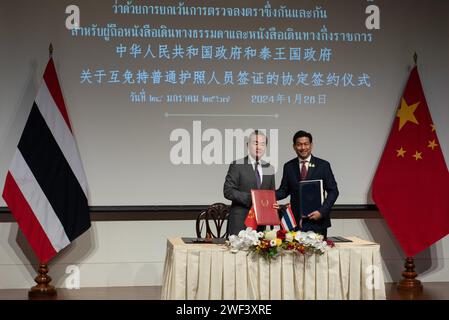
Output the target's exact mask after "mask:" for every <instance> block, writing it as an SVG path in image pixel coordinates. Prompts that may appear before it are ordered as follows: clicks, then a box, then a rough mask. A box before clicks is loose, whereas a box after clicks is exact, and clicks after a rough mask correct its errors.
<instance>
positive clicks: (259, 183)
mask: <svg viewBox="0 0 449 320" xmlns="http://www.w3.org/2000/svg"><path fill="white" fill-rule="evenodd" d="M255 168H256V183H257V189H260V186H261V184H262V180H261V179H260V173H259V170H258V169H259V162H256V166H255Z"/></svg>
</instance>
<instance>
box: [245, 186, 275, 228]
mask: <svg viewBox="0 0 449 320" xmlns="http://www.w3.org/2000/svg"><path fill="white" fill-rule="evenodd" d="M251 197H252V200H253V207H254V212H255V213H256V220H257V224H258V225H259V226H269V225H279V224H281V221H280V220H279V215H278V211H277V210H276V209H274V208H273V204H274V203H276V194H275V193H274V190H260V189H251Z"/></svg>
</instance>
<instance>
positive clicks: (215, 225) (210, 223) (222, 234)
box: [196, 202, 229, 238]
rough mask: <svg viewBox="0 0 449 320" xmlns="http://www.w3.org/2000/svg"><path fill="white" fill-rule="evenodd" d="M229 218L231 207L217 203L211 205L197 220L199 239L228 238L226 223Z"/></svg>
mask: <svg viewBox="0 0 449 320" xmlns="http://www.w3.org/2000/svg"><path fill="white" fill-rule="evenodd" d="M228 217H229V207H228V206H227V205H226V204H224V203H220V202H217V203H214V204H212V205H210V206H209V207H208V208H207V209H205V210H203V211H201V212H200V214H199V215H198V217H197V218H196V236H197V237H198V238H227V236H228V233H227V230H226V229H227V228H226V224H225V222H227V220H228ZM204 227H205V228H204ZM203 229H204V230H203Z"/></svg>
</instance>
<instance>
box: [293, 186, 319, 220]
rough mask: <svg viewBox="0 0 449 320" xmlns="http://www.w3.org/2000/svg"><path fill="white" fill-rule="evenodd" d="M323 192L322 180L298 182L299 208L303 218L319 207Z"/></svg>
mask: <svg viewBox="0 0 449 320" xmlns="http://www.w3.org/2000/svg"><path fill="white" fill-rule="evenodd" d="M323 192H324V191H323V180H304V181H300V182H299V210H300V214H301V216H302V217H303V218H304V217H307V216H308V215H309V214H310V213H312V212H313V211H315V210H318V209H319V208H321V205H322V204H323V201H324V193H323Z"/></svg>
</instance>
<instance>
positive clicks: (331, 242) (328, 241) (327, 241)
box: [326, 239, 335, 248]
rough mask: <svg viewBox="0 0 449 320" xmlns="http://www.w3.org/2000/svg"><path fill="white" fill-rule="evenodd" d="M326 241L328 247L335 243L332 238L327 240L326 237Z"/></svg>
mask: <svg viewBox="0 0 449 320" xmlns="http://www.w3.org/2000/svg"><path fill="white" fill-rule="evenodd" d="M326 243H327V245H328V246H329V247H331V248H333V247H335V243H334V242H333V241H332V240H327V239H326Z"/></svg>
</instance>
